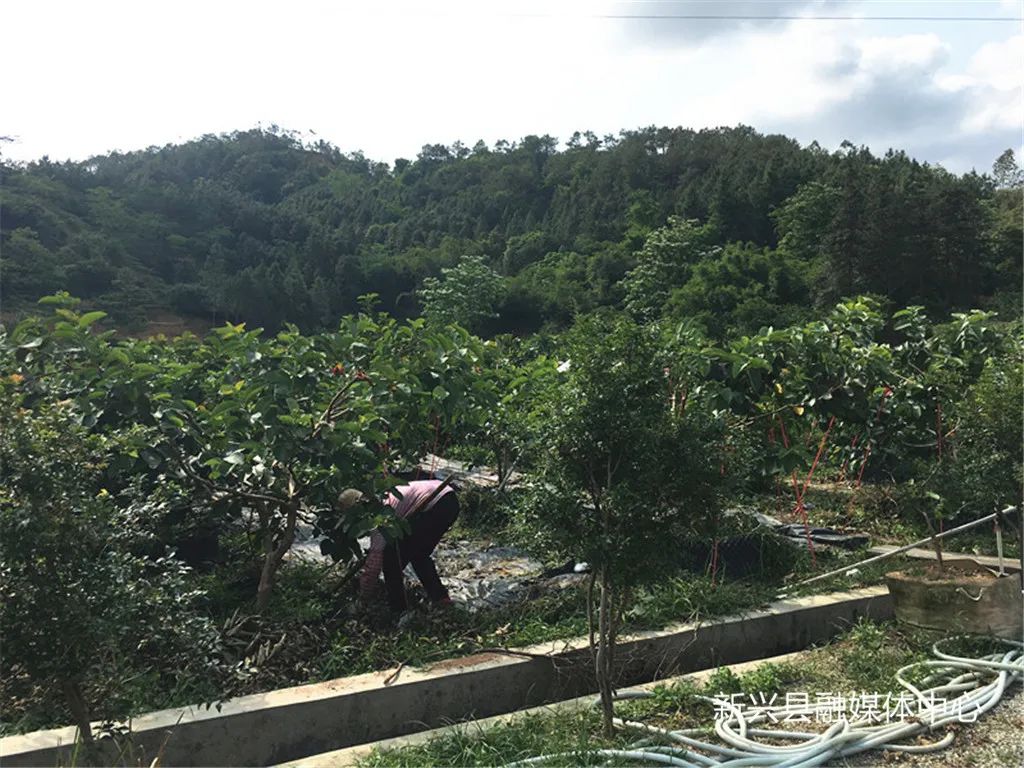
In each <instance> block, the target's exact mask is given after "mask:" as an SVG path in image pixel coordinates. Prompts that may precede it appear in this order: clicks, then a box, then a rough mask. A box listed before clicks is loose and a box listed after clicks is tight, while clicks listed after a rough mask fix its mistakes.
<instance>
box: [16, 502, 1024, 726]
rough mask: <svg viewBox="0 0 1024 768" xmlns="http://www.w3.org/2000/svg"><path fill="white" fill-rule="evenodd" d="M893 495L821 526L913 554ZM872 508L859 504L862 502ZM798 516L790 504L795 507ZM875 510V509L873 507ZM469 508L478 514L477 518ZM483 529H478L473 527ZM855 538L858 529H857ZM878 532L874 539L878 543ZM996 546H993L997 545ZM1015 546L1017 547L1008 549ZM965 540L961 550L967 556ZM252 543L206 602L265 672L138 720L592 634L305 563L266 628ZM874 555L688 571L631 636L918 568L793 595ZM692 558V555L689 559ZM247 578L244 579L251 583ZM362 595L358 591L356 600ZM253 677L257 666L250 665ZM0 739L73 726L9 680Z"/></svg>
mask: <svg viewBox="0 0 1024 768" xmlns="http://www.w3.org/2000/svg"><path fill="white" fill-rule="evenodd" d="M883 496H884V494H882V492H881V491H878V490H877V489H868V488H867V487H865V489H862V493H861V495H860V496H857V495H854V496H853V498H854V500H855V503H854V504H851V503H850V498H851V494H850V492H849V489H842V488H837V487H833V486H828V485H827V484H826V485H821V486H817V485H816V486H814V487H812V488H811V489H809V491H808V500H810V501H812V503H814V504H815V508H814V509H813V510H812V522H814V523H816V524H829V525H840V524H847V523H854V522H857V521H860V520H865V521H866V520H869V519H870V520H874V521H875V522H873V523H872V525H873V526H874V527H875V528H884V529H885V530H888V531H889V532H890V533H892V532H894V531H897V532H898V533H899V535H898V537H897V538H898V540H899V541H901V542H905V541H907V540H909V539H910V538H911V537H912V536H916V535H918V534H919V532H912V531H911V529H910V528H901V527H899V525H902V524H896V523H893V524H892V525H889V524H885V525H883V524H882V523H880V522H878V521H877V516H880V515H882V514H883V511H888V512H891V511H892V510H891V509H890V508H888V507H886V506H885V504H887V503H888V502H884V499H883V500H882V501H880V500H879V499H880V498H883ZM858 498H859V499H861V500H860V501H857V499H858ZM775 500H776V499H775V497H774V496H772V497H771V498H770V499H769V498H768V497H763V498H760V499H754V500H752V501H753V502H754V503H755V504H756V506H758V507H759V508H762V509H768V510H769V511H771V506H770V502H774V501H775ZM477 501H478V502H479V503H477V504H474V505H472V506H473V514H468V512H469V510H468V509H467V515H466V516H465V519H464V520H461V521H460V526H461V528H460V530H459V531H457V532H455V534H454V535H460V536H468V537H478V536H480V535H481V533H483V534H485V535H490V536H500V535H501V530H502V528H501V526H502V525H503V524H504V523H505V522H507V516H506V514H505V512H506V511H505V510H504V509H503V508H502V505H501V503H500V502H498V503H494V500H493V499H489V498H487V497H486V496H485V495H481V499H478V500H477ZM784 501H785V504H784V506H788V502H789V499H784ZM869 502H870V503H869ZM468 506H470V505H467V507H468ZM470 518H472V519H470ZM852 527H854V528H857V527H858V526H857V525H853V526H852ZM869 532H871V531H869ZM990 538H991V537H990ZM1008 538H1009V537H1008ZM960 542H961V540H959V539H957V540H954V542H951V543H950V545H949V546H950V548H951V549H952V548H959V545H960ZM247 546H248V545H247V543H246V542H244V541H243V540H242V539H241V538H239V539H238V540H237V541H227V542H225V543H224V547H225V549H226V550H227V551H229V552H230V553H231V554H232V558H231V562H230V563H229V564H227V565H225V566H222V567H220V568H219V569H217V570H214V571H212V572H209V573H205V574H197V575H196V578H197V581H198V582H199V583H198V586H201V587H203V588H204V589H205V590H206V591H207V597H206V605H205V610H206V612H207V613H208V614H209V615H210V616H211V617H212V618H213V619H214V620H215V621H217V622H218V623H220V624H221V625H224V626H227V625H229V624H230V622H231V621H232V617H233V616H235V614H236V611H237V612H240V613H239V615H238V617H236V618H238V619H239V620H240V621H241V626H240V627H239V628H238V631H237V632H235V633H234V634H233V635H231V636H230V637H226V638H225V649H224V654H225V658H226V659H227V661H228V662H229V664H237V663H239V662H244V660H245V659H246V658H247V657H251V658H256V657H257V656H258V655H259V654H260V653H261V652H263V653H268V652H270V649H274V650H273V652H272V653H270V655H269V656H268V657H266V658H261V659H260V661H259V664H258V665H256V669H253V670H250V671H249V672H248V673H247V674H246V675H245V676H242V677H233V678H232V679H230V680H217V679H213V678H209V677H206V678H202V679H189V678H183V677H181V676H179V675H178V674H177V672H176V670H157V669H153V670H149V671H147V672H145V673H144V674H141V675H136V676H133V677H131V678H130V679H129V680H127V681H126V682H123V683H122V684H120V685H118V686H116V688H117V696H118V699H119V700H120V701H122V702H124V705H125V707H124V708H126V709H127V710H128V711H132V712H143V711H149V710H153V709H162V708H167V707H173V706H180V705H185V704H193V703H196V702H213V701H216V700H218V699H225V698H228V697H231V696H238V695H243V694H247V693H259V692H264V691H267V690H273V689H274V688H280V687H285V686H289V685H298V684H302V683H307V682H316V681H321V680H327V679H331V678H335V677H343V676H346V675H352V674H358V673H362V672H369V671H374V670H379V669H384V668H389V667H394V666H397V665H399V664H405V665H409V666H416V665H421V664H426V663H431V662H436V661H440V660H442V659H445V658H450V657H454V656H460V655H467V654H470V653H473V652H475V651H477V650H478V649H480V648H489V647H507V648H517V647H523V646H528V645H533V644H536V643H542V642H549V641H556V640H562V639H569V638H574V637H578V636H581V635H584V634H585V633H586V610H585V601H584V596H583V591H582V590H579V589H566V590H563V591H560V592H554V593H549V594H546V595H544V596H542V597H539V598H536V599H533V600H529V601H527V602H523V603H520V604H517V605H512V606H509V607H507V608H503V609H500V610H494V611H485V612H480V613H472V614H471V613H468V612H466V611H463V610H460V609H457V608H456V609H453V610H450V611H446V612H440V613H438V612H432V611H429V610H425V605H424V602H423V600H422V595H417V594H416V593H415V592H414V593H413V595H412V599H413V602H414V604H417V601H418V605H419V606H420V608H421V610H419V611H418V612H417V615H416V616H415V618H414V620H413V621H412V622H411V623H410V624H409V625H408V626H404V627H403V628H401V629H399V628H396V627H395V626H394V623H393V620H391V619H390V618H388V617H386V616H384V615H381V614H378V613H375V612H372V611H371V612H365V611H361V610H358V609H357V608H356V607H355V605H354V603H353V601H352V600H351V592H350V591H346V590H339V584H338V580H339V576H340V575H341V574H340V569H328V568H325V567H324V566H323V565H319V564H309V563H302V562H293V563H289V564H288V565H287V567H285V568H284V569H283V570H282V572H281V574H280V576H279V580H278V584H277V586H276V588H275V592H274V595H273V598H272V601H271V605H270V607H269V609H268V611H267V612H266V614H265V616H264V617H263V618H257V617H246V614H247V613H248V612H249V611H250V610H251V601H252V598H253V595H254V593H255V585H256V578H257V575H258V574H257V572H256V571H252V572H251V573H250V572H248V571H247V570H246V569H244V568H241V567H239V565H238V563H239V562H244V556H245V552H246V548H247ZM866 556H867V553H865V552H861V553H843V552H837V551H835V550H833V551H830V552H827V553H825V552H822V553H819V556H818V564H817V569H816V570H815V569H813V568H812V566H811V563H810V559H809V558H808V557H807V556H806V555H805V554H803V553H800V552H797V551H795V550H789V548H788V546H783V547H782V548H781V550H779V551H776V550H774V549H772V548H771V547H768V548H766V549H765V550H764V552H763V554H762V564H761V565H762V567H763V569H764V570H763V572H762V573H759V574H757V575H755V576H753V577H751V578H746V579H733V578H722V574H717V575H716V577H715V578H714V579H712V578H711V577H710V576H709V575H708V574H694V573H692V572H688V571H685V570H683V569H680V570H679V571H678V572H676V573H673V574H668V575H665V576H664V577H662V578H660V579H658V580H657V581H654V582H653V583H651V584H649V585H647V586H646V587H644V588H641V589H639V590H637V591H636V593H635V595H634V601H633V604H632V607H631V608H630V610H629V611H628V614H627V616H626V623H625V626H624V627H623V630H624V631H626V632H628V631H630V630H643V629H661V628H664V627H665V626H667V625H669V624H672V623H677V622H685V621H709V620H713V619H715V618H719V617H723V616H727V615H735V614H742V613H744V612H748V611H753V610H756V609H758V608H761V607H764V606H765V605H767V604H768V603H770V602H771V601H772V600H773V599H775V597H776V596H777V595H778V594H779V593H780V592H786V593H787V594H790V595H794V596H798V595H806V594H813V593H823V592H829V591H837V590H844V589H849V588H851V587H859V586H864V585H868V584H878V583H881V582H882V579H883V577H884V574H885V573H886V572H887V571H889V570H894V569H898V568H900V567H903V566H904V565H906V564H907V563H908V562H909V561H908V560H906V559H904V558H891V559H887V560H885V561H882V562H880V563H877V564H875V565H873V566H868V567H866V568H862V569H861V572H860V573H859V574H858V575H857V576H856V577H853V578H851V577H847V576H845V575H840V576H836V577H833V578H831V579H828V580H827V581H822V582H818V583H815V584H812V585H808V586H805V587H800V588H796V589H793V588H790V587H788V586H787V585H789V584H793V583H795V582H798V581H799V580H801V579H803V578H807V577H809V576H811V575H813V574H814V573H816V572H817V573H820V572H822V571H824V570H830V569H833V568H838V567H840V566H841V565H842V564H843V563H852V562H855V561H856V560H858V559H863V557H866ZM683 557H684V555H683V554H682V553H681V558H683ZM240 574H241V575H240ZM351 589H352V584H351V583H350V584H349V585H348V586H347V590H351ZM250 666H252V665H250ZM110 690H113V689H112V688H111V687H110V686H105V687H104V689H103V690H100V689H99V688H97V693H98V694H99V695H100V696H101V697H108V696H109V693H108V692H109V691H110ZM0 702H2V705H3V706H2V711H3V714H2V715H0V732H2V733H11V732H24V731H29V730H35V729H39V728H46V727H53V726H57V725H63V724H66V723H67V722H70V718H69V715H68V713H67V712H66V711H65V707H64V703H63V701H62V699H61V697H60V696H59V695H58V694H56V693H55V692H54V691H53V689H52V688H48V687H46V686H41V685H35V684H32V683H31V682H30V681H27V680H25V679H22V678H21V677H19V676H18V675H17V674H5V675H3V676H0Z"/></svg>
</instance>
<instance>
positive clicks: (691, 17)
mask: <svg viewBox="0 0 1024 768" xmlns="http://www.w3.org/2000/svg"><path fill="white" fill-rule="evenodd" d="M508 15H509V16H512V17H514V18H544V19H549V18H558V17H559V16H560V15H561V14H553V13H510V14H508ZM565 15H567V16H570V17H576V18H587V19H613V20H629V19H639V20H641V21H661V20H666V21H676V20H682V21H1001V22H1010V21H1012V22H1017V23H1019V22H1021V21H1024V17H1021V16H759V15H728V16H726V15H719V14H702V13H673V14H647V13H637V14H633V13H587V14H565Z"/></svg>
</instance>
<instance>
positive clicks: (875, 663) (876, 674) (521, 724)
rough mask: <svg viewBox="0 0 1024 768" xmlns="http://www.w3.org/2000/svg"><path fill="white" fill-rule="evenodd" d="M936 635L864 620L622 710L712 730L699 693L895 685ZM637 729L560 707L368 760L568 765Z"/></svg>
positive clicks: (709, 709)
mask: <svg viewBox="0 0 1024 768" xmlns="http://www.w3.org/2000/svg"><path fill="white" fill-rule="evenodd" d="M933 641H934V636H932V635H929V634H927V633H923V632H909V631H906V630H904V629H902V628H900V627H898V626H896V625H894V624H874V623H871V622H868V621H861V622H860V623H858V624H857V625H856V626H854V627H853V628H851V629H850V631H849V632H847V633H846V634H845V635H843V636H842V637H840V638H838V639H837V640H836V641H834V642H833V643H831V644H829V645H827V646H823V647H821V648H818V649H815V650H811V651H808V652H807V653H805V654H803V655H802V656H801V657H800V658H799V660H798V661H794V662H786V663H773V662H765V663H763V664H760V665H758V666H757V667H755V668H754V669H752V670H750V671H747V672H745V673H743V674H740V675H737V674H736V673H734V672H733V671H732V670H730V669H727V668H723V669H719V670H716V671H715V672H714V673H713V674H712V675H710V676H709V677H708V678H707V680H706V681H705V682H704V683H703V684H697V683H695V682H694V681H693V680H692V678H681V679H679V680H677V681H673V682H672V683H669V684H666V685H661V686H657V687H655V688H654V690H653V693H654V696H653V697H652V698H650V699H643V700H639V701H629V702H622V703H620V704H618V705H617V706H616V714H617V715H618V716H620V717H622V718H624V719H628V720H635V721H641V722H645V723H648V724H651V725H657V726H659V727H662V728H667V729H670V730H675V729H681V728H706V729H707V730H708V733H710V732H711V728H710V726H711V724H712V721H713V717H714V709H713V706H712V705H711V704H709V703H708V702H705V701H701V700H700V699H699V698H698V696H701V695H703V696H716V695H719V694H731V693H742V694H748V695H750V696H752V697H755V698H756V699H757V700H765V699H766V698H767V697H770V696H771V695H772V694H775V695H784V694H785V693H786V692H787V691H794V692H807V693H809V694H810V695H811V696H812V697H813V695H814V693H815V692H818V691H820V692H837V693H838V692H848V691H866V692H877V693H883V694H884V693H886V692H889V691H891V690H894V686H895V674H896V670H898V669H899V668H900V667H902V666H905V665H906V664H910V663H912V662H914V661H919V660H922V659H923V658H925V657H926V655H927V652H928V650H929V648H930V645H931V643H932V642H933ZM635 740H636V735H635V734H629V733H621V732H620V733H617V734H616V737H615V738H614V739H612V740H606V739H604V738H603V737H602V736H601V724H600V718H599V716H598V713H597V711H596V709H583V710H577V709H571V708H570V709H552V710H549V711H547V712H540V713H536V712H534V713H524V714H522V715H518V716H514V717H513V718H511V719H510V720H508V721H505V722H503V723H501V724H498V725H494V726H492V727H490V728H486V729H484V728H481V727H480V726H478V725H475V724H472V723H470V724H466V725H463V726H458V727H455V728H453V729H451V730H449V731H448V732H446V733H445V734H443V735H441V736H439V737H438V738H435V739H432V740H431V741H428V742H425V743H422V744H416V745H412V746H409V747H402V748H392V749H387V750H375V751H374V752H372V753H371V754H369V755H368V756H366V757H365V758H363V759H362V760H360V762H359V765H360V766H362V767H363V768H368V767H370V766H373V767H375V768H385V767H388V766H421V765H445V766H476V765H502V764H505V763H509V762H513V761H516V760H522V759H525V758H528V757H532V756H536V755H540V754H552V753H559V752H573V753H574V754H573V755H572V757H571V758H570V759H566V760H565V761H564V764H567V765H568V764H573V765H594V764H597V762H598V759H597V757H596V756H595V755H594V754H593V752H594V751H595V750H597V749H602V748H608V747H620V748H621V747H624V746H626V745H628V744H630V743H632V742H634V741H635Z"/></svg>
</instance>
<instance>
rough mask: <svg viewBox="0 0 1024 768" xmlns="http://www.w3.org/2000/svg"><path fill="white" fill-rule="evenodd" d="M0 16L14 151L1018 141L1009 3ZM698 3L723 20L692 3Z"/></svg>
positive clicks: (916, 148) (392, 7)
mask: <svg viewBox="0 0 1024 768" xmlns="http://www.w3.org/2000/svg"><path fill="white" fill-rule="evenodd" d="M0 13H2V16H0V20H2V22H3V24H4V28H5V36H4V37H5V43H4V45H3V46H2V48H0V66H2V67H3V72H4V73H5V76H4V89H5V91H6V93H5V99H4V102H5V109H4V111H3V113H2V114H0V135H8V136H13V137H14V138H15V139H16V140H15V142H13V143H12V144H8V145H7V146H6V147H5V150H4V151H5V154H6V155H7V156H9V157H12V158H14V159H19V160H30V159H35V158H38V157H40V156H42V155H49V156H50V157H51V159H65V158H73V159H81V158H85V157H88V156H90V155H93V154H100V153H104V152H107V151H110V150H115V149H116V150H131V149H139V148H143V147H146V146H151V145H161V144H165V143H168V142H177V141H184V140H187V139H190V138H193V137H195V136H198V135H201V134H204V133H217V132H222V131H231V130H236V129H245V128H250V127H253V126H255V125H259V124H262V125H270V124H272V123H273V124H277V125H280V126H282V127H285V128H290V129H294V130H297V131H300V132H303V133H304V134H305V135H307V136H309V137H310V138H323V139H326V140H328V141H330V142H332V143H334V144H336V145H337V146H339V147H340V148H341V149H342V150H345V151H351V150H357V149H358V150H362V151H363V152H365V153H366V154H367V155H368V156H370V157H373V158H374V159H378V160H383V161H387V162H391V161H393V160H394V158H396V157H414V156H415V154H416V153H417V152H418V151H419V149H420V147H421V146H422V145H423V144H426V143H439V142H440V143H451V142H453V141H455V140H461V141H463V142H464V143H466V144H470V145H472V144H473V143H475V142H476V141H477V140H478V139H483V140H484V141H486V142H488V143H493V142H494V141H495V140H497V139H501V138H504V139H509V140H514V139H516V138H519V137H521V136H523V135H526V134H531V133H533V134H544V133H547V134H551V135H554V136H557V137H559V138H561V139H563V140H564V139H566V138H568V137H569V136H570V135H571V134H572V132H573V131H576V130H579V131H584V130H593V131H594V132H596V133H598V134H605V133H617V132H618V131H619V130H620V129H622V128H636V127H641V126H647V125H672V126H675V125H682V126H686V127H693V128H702V127H711V126H718V125H735V124H737V123H744V124H747V125H751V126H753V127H754V128H756V129H758V130H760V131H763V132H773V133H774V132H779V133H786V134H788V135H791V136H793V137H795V138H797V139H798V140H800V141H801V142H803V143H809V142H810V141H812V140H817V141H818V142H819V143H821V144H822V145H823V146H826V147H828V148H834V147H836V146H838V144H839V143H840V142H841V141H843V140H844V139H847V140H850V141H852V142H854V143H855V144H867V145H868V146H870V147H871V148H872V149H873V150H875V151H876V152H884V151H885V150H886V149H888V148H889V147H895V148H900V149H905V150H907V151H908V152H909V153H910V154H912V155H914V156H915V157H918V158H920V159H922V160H927V161H929V162H933V163H940V164H942V165H944V166H945V167H947V168H949V169H950V170H954V171H958V172H960V171H966V170H970V169H971V168H976V169H978V170H979V171H985V170H988V169H989V168H990V167H991V164H992V161H993V160H994V159H995V157H996V156H997V155H998V154H999V153H1000V152H1001V151H1002V150H1004V149H1006V148H1007V147H1012V148H1014V149H1015V150H1018V151H1019V150H1020V147H1021V144H1022V124H1024V103H1022V98H1024V32H1022V25H1021V22H1020V21H1019V20H1018V21H1001V20H996V19H998V18H1016V19H1019V18H1020V17H1021V16H1024V7H1022V2H1021V0H974V2H940V1H938V0H931V1H929V2H924V1H923V0H922V1H921V2H910V1H904V2H889V1H888V0H874V1H868V0H849V1H848V2H847V1H844V0H837V1H833V2H823V1H822V0H760V1H759V0H722V1H720V2H711V1H710V0H607V1H605V0H591V1H590V2H584V0H562V1H558V0H547V1H546V2H541V1H540V0H530V1H526V0H523V1H521V2H507V1H506V2H501V3H488V2H479V1H478V2H469V1H468V0H467V1H462V0H460V1H459V2H452V1H448V2H445V1H444V0H435V2H433V3H429V4H426V3H414V2H397V1H392V2H374V3H370V4H367V3H365V2H360V3H345V2H314V1H313V0H290V2H287V3H284V2H264V1H263V0H250V1H249V2H244V3H243V2H234V1H232V0H218V1H217V2H214V1H213V0H206V2H198V1H197V0H180V1H179V2H175V3H161V2H106V1H104V0H92V1H91V2H88V3H83V2H59V1H57V0H34V2H31V3H27V2H26V3H18V4H5V6H4V7H3V9H2V11H0ZM652 16H653V17H658V18H649V17H652ZM707 16H725V17H729V18H694V17H707ZM840 16H841V17H844V18H841V19H840V18H835V17H840ZM624 17H625V18H624ZM669 17H688V18H669ZM739 17H744V18H739ZM755 17H756V18H755ZM794 17H796V18H794ZM809 17H811V18H809ZM821 17H829V18H821ZM872 17H887V18H884V19H879V18H872ZM893 17H913V18H912V19H910V20H907V19H905V18H903V19H896V18H893ZM922 17H943V18H948V17H954V18H955V19H957V20H953V21H948V20H926V19H924V18H922ZM964 17H974V18H981V19H982V20H979V21H969V20H966V19H964Z"/></svg>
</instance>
